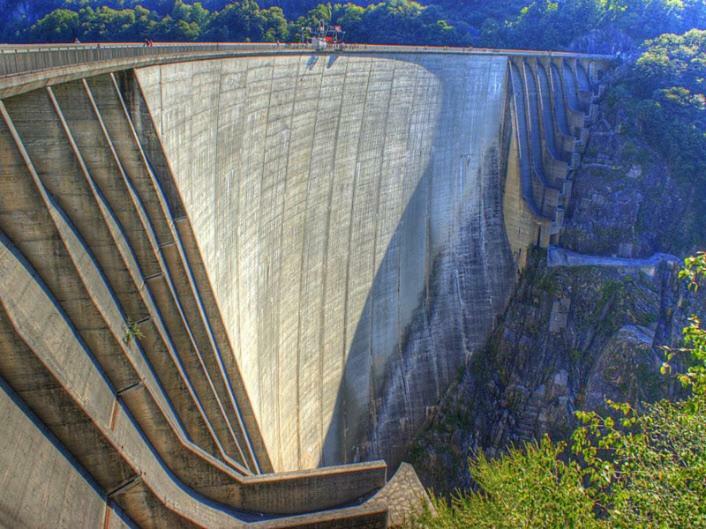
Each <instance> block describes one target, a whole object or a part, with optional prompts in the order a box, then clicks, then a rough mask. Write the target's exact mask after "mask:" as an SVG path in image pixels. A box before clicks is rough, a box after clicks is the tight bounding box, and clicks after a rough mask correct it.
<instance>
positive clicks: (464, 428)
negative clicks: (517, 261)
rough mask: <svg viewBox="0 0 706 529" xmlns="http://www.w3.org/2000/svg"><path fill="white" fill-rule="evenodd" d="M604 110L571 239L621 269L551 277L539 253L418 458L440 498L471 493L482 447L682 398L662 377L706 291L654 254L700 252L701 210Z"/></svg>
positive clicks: (576, 247) (566, 269) (564, 270)
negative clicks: (695, 225)
mask: <svg viewBox="0 0 706 529" xmlns="http://www.w3.org/2000/svg"><path fill="white" fill-rule="evenodd" d="M603 111H604V112H603V113H602V114H600V115H599V120H598V124H597V125H596V127H595V129H594V130H593V131H592V135H591V140H590V143H589V144H588V146H587V149H586V153H585V156H584V159H583V163H582V165H581V167H580V169H579V171H578V172H577V175H576V178H575V182H574V191H573V196H572V204H571V206H570V208H569V211H568V219H567V224H566V228H565V231H564V233H563V234H562V237H561V240H560V244H561V246H563V247H565V248H567V249H569V250H572V251H575V252H580V253H582V254H591V255H593V256H601V259H599V260H596V259H594V258H593V257H587V258H586V259H585V260H584V262H586V263H590V262H595V263H599V264H601V265H610V264H611V263H613V266H600V267H593V266H558V267H552V268H549V267H548V266H547V262H546V258H545V253H544V252H543V251H536V252H535V253H534V255H532V256H531V259H530V264H529V267H528V269H527V271H526V273H525V274H524V275H523V278H522V280H521V282H520V286H519V288H518V290H517V292H516V294H515V296H514V298H513V300H512V301H511V303H510V306H509V308H508V310H507V312H506V313H505V315H504V318H503V321H502V322H501V323H500V325H499V326H498V328H497V329H496V331H495V333H494V335H493V337H492V338H491V340H490V342H489V345H488V347H487V348H486V350H485V351H484V352H483V353H481V354H479V355H477V356H475V357H474V358H473V359H471V361H470V363H469V365H468V367H467V370H466V372H465V373H464V375H463V376H462V377H461V379H460V380H459V382H458V384H457V386H455V387H454V388H452V389H451V390H450V391H449V394H448V395H447V397H446V399H445V400H444V401H443V403H442V404H441V406H440V410H439V412H438V413H437V415H436V416H435V417H434V418H433V420H431V421H430V422H429V425H428V428H427V430H426V432H425V433H424V434H423V435H422V436H420V438H419V440H418V442H417V444H416V446H415V447H414V449H413V450H412V453H411V454H410V459H411V460H412V462H413V463H414V464H415V468H417V470H418V472H419V473H420V476H421V477H422V480H423V481H424V482H425V484H426V485H428V486H432V487H433V488H435V489H436V490H439V491H449V490H452V489H453V488H456V487H468V486H470V484H471V480H470V476H469V474H468V471H467V459H468V457H471V456H472V455H473V454H474V453H475V452H476V451H478V450H479V449H483V450H485V451H486V452H487V453H489V454H490V455H494V454H498V453H499V452H500V451H502V450H503V449H504V448H506V447H507V446H509V445H511V444H518V443H521V442H523V441H528V440H532V439H537V438H538V437H540V436H542V435H543V434H549V435H550V437H552V438H554V439H558V438H565V437H566V436H567V435H568V434H569V433H570V432H571V431H572V429H573V427H574V426H575V419H574V412H575V411H576V410H578V409H601V408H603V406H604V403H605V400H606V399H610V400H613V401H630V402H634V403H635V402H641V401H654V400H656V399H659V398H662V397H665V396H674V395H675V394H676V392H678V391H680V390H679V388H678V386H677V385H675V384H673V383H670V382H669V381H668V380H667V379H665V377H663V376H661V375H660V373H659V368H660V365H661V363H662V361H663V359H664V353H663V351H662V347H663V346H675V345H678V344H679V343H680V341H681V329H682V328H683V327H684V326H685V325H686V324H687V319H688V317H689V316H690V315H691V314H692V313H703V311H704V308H705V306H706V305H705V303H704V296H703V295H698V296H697V295H694V294H693V293H690V292H688V291H687V290H686V289H685V288H684V286H683V285H682V284H681V283H680V281H679V280H678V279H677V269H678V263H677V262H675V260H674V259H672V258H670V257H669V256H663V255H657V257H656V258H655V259H648V258H650V257H652V256H653V255H654V254H659V252H669V253H676V254H678V255H684V254H686V253H688V252H690V251H692V250H693V249H692V248H688V247H685V243H684V240H685V237H683V236H682V235H684V234H685V233H686V231H687V226H688V223H689V222H691V217H692V213H693V207H694V206H692V205H691V200H690V197H689V189H688V187H687V186H685V185H683V183H680V182H676V181H674V179H672V178H671V177H670V175H669V172H668V169H667V165H666V164H665V163H664V162H663V161H661V160H659V159H658V158H657V157H656V155H654V154H653V153H652V152H650V151H649V150H647V149H646V147H645V146H643V145H639V144H637V143H636V142H635V140H634V139H633V138H630V137H628V136H627V135H624V134H621V133H620V131H621V130H624V129H625V126H626V123H625V122H624V120H623V117H622V116H617V117H615V116H614V117H612V121H613V122H612V123H611V122H610V121H609V119H608V117H607V115H606V113H605V108H604V109H603ZM603 257H609V258H615V259H613V260H612V261H611V259H603ZM619 258H627V259H623V260H622V261H621V260H620V259H619ZM631 259H632V260H631ZM569 261H570V260H569ZM576 262H577V263H578V264H580V262H579V261H576ZM620 263H625V266H616V265H619V264H620ZM631 263H634V264H635V266H632V265H631ZM564 264H565V265H566V264H572V263H569V262H568V261H567V262H566V263H564ZM648 265H649V266H648Z"/></svg>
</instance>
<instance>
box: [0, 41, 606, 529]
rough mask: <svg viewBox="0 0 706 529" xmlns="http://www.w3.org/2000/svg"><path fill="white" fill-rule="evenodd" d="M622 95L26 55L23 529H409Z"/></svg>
mask: <svg viewBox="0 0 706 529" xmlns="http://www.w3.org/2000/svg"><path fill="white" fill-rule="evenodd" d="M608 65H609V58H607V57H600V56H581V55H572V54H560V53H539V52H536V53H535V52H522V51H492V50H467V49H442V48H407V47H385V46H356V47H348V48H346V49H345V50H332V51H329V52H317V53H313V52H312V51H311V50H309V49H306V48H301V47H292V46H275V45H268V44H261V45H258V44H212V45H188V46H187V45H166V44H165V45H159V46H155V47H152V48H146V47H141V46H137V45H102V46H97V45H77V46H36V47H26V48H23V47H10V46H5V47H0V417H2V424H3V428H2V430H0V484H1V485H2V490H3V495H2V496H1V497H0V526H2V527H7V528H13V529H14V528H17V527H30V528H44V527H67V528H68V527H71V528H74V527H101V528H119V527H150V528H151V527H154V528H162V527H189V528H191V527H206V528H226V527H245V526H256V527H262V528H276V527H312V528H313V527H316V528H325V527H342V528H348V527H350V528H353V527H356V528H377V527H387V526H396V525H399V524H400V523H401V520H402V519H403V518H404V516H405V515H407V514H409V513H410V512H413V511H414V510H415V509H416V508H418V507H419V504H420V502H423V501H424V498H425V495H424V491H423V489H422V488H421V485H420V484H419V481H418V480H417V479H416V476H415V474H414V471H413V470H412V469H411V468H410V467H409V466H406V465H403V466H401V467H400V470H399V471H398V472H397V474H396V475H395V477H394V478H393V479H392V480H390V481H389V482H388V481H387V477H388V476H387V474H388V465H389V466H390V468H397V467H398V465H399V463H400V461H401V459H402V458H403V456H404V454H405V451H406V449H407V448H408V446H409V443H410V441H411V439H412V438H413V437H414V435H415V434H416V432H418V431H419V429H420V428H421V427H422V426H423V425H424V422H425V420H426V419H427V417H428V415H429V414H430V413H433V410H434V406H435V405H436V403H437V402H438V401H439V399H440V398H441V396H442V395H443V394H444V392H445V390H446V389H447V388H448V386H449V385H450V384H451V383H452V382H453V380H454V378H455V377H456V374H457V372H458V370H459V369H460V368H462V366H463V365H464V362H465V361H466V359H467V358H468V357H469V356H470V355H472V354H473V352H474V351H477V350H478V349H479V348H480V347H482V345H483V343H484V341H485V340H486V338H487V336H488V334H489V333H490V332H491V330H492V328H493V325H494V322H495V321H496V318H497V317H498V316H499V315H500V314H501V313H502V311H503V310H504V307H505V305H506V303H507V300H508V297H509V295H510V294H511V292H512V289H513V286H514V283H515V280H516V277H517V273H518V271H519V270H521V268H522V267H523V264H524V260H525V258H526V255H527V251H528V249H529V248H531V247H532V246H535V245H541V246H545V247H546V246H548V245H549V244H550V243H552V242H555V241H556V239H557V237H558V235H559V234H560V232H561V229H562V222H563V216H564V211H565V209H566V207H567V205H568V204H569V200H570V194H571V185H572V177H573V170H574V168H575V167H576V165H577V163H579V161H580V156H581V152H582V150H583V146H584V145H585V142H586V140H587V135H588V133H589V128H590V124H591V120H592V119H593V117H594V116H595V105H594V98H595V97H596V95H597V94H598V91H599V88H600V84H599V81H600V78H601V73H602V71H603V70H604V69H605V68H606V67H607V66H608ZM382 460H384V461H382Z"/></svg>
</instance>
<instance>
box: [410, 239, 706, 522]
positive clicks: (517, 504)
mask: <svg viewBox="0 0 706 529" xmlns="http://www.w3.org/2000/svg"><path fill="white" fill-rule="evenodd" d="M682 277H684V278H686V279H687V280H688V281H689V283H690V285H691V287H692V288H697V287H698V285H699V284H700V283H703V281H704V279H706V254H703V253H702V254H699V255H698V256H696V257H694V258H690V259H687V261H686V267H685V269H684V271H683V272H682ZM684 336H685V346H686V347H685V349H684V350H682V351H676V352H673V353H670V355H669V358H670V359H673V356H674V355H676V354H680V353H684V352H688V353H689V354H690V355H691V359H692V367H690V368H689V369H688V371H687V372H686V373H683V374H679V375H676V374H675V375H674V376H676V377H677V378H678V379H679V380H680V381H681V383H682V384H684V385H685V386H686V387H687V388H689V389H690V390H691V396H690V397H689V398H688V399H686V400H685V401H683V402H667V401H663V402H658V403H656V404H654V405H650V406H647V407H646V409H645V411H643V412H639V413H638V412H637V411H636V410H634V409H633V408H632V407H630V406H629V405H627V404H616V403H608V404H609V407H610V409H612V411H613V414H612V415H599V414H597V413H593V412H592V413H586V412H584V413H579V414H578V415H579V418H580V419H581V421H582V423H583V426H581V427H579V428H578V429H577V430H576V431H575V432H574V435H573V438H572V442H571V445H570V448H567V445H565V444H563V443H559V444H554V443H552V442H551V441H550V440H548V439H544V440H542V441H541V442H540V443H535V444H530V445H527V446H526V447H524V448H523V449H512V450H510V451H509V452H508V453H507V454H506V455H504V456H502V457H500V458H498V459H495V460H492V461H489V460H488V459H486V458H485V457H484V456H483V455H482V454H481V455H480V457H478V458H477V460H476V461H474V462H472V463H471V474H472V476H473V478H474V479H475V482H476V483H477V490H476V491H474V492H471V493H460V494H458V495H457V496H456V497H454V498H453V499H452V500H451V501H450V502H447V501H445V500H443V499H440V500H436V501H435V507H436V516H432V515H431V514H430V513H428V514H427V515H426V516H424V517H423V518H422V519H421V520H419V521H418V522H417V525H418V526H419V527H423V528H425V529H452V528H453V529H456V528H458V529H466V528H469V527H474V528H478V529H483V528H488V529H491V528H492V529H505V528H507V529H515V528H517V527H525V528H537V529H539V528H556V529H559V528H564V527H572V528H605V529H609V528H619V529H633V528H645V529H646V528H693V529H698V528H706V501H704V500H705V499H706V330H704V329H702V327H701V324H700V322H699V320H698V319H697V318H693V319H692V322H691V325H689V326H688V327H687V328H686V329H685V330H684ZM663 373H664V374H665V376H670V375H672V368H671V366H670V363H669V362H666V363H665V364H664V366H663Z"/></svg>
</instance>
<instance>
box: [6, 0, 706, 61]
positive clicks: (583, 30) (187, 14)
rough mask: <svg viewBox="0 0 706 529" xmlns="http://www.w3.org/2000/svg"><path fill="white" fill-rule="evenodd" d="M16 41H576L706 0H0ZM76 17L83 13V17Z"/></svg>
mask: <svg viewBox="0 0 706 529" xmlns="http://www.w3.org/2000/svg"><path fill="white" fill-rule="evenodd" d="M0 8H2V9H3V12H4V13H5V14H6V17H5V18H4V19H3V21H2V22H0V38H1V39H2V40H4V41H15V42H58V41H67V40H72V39H73V38H79V39H81V40H82V41H92V40H97V41H105V40H114V41H128V40H132V41H139V40H142V39H144V38H146V37H150V38H152V39H156V40H160V39H161V40H176V41H203V40H219V41H221V40H251V41H273V40H282V41H286V40H290V41H294V40H297V39H298V38H300V36H301V34H302V31H303V30H305V29H306V28H308V27H312V26H316V25H317V24H318V23H320V22H327V23H328V22H330V23H335V24H340V25H342V26H343V28H344V30H345V31H346V39H347V40H348V41H351V42H367V43H394V44H438V45H449V46H454V45H461V46H468V45H472V46H478V47H508V48H535V49H574V48H577V47H578V48H580V47H581V46H582V45H585V42H584V43H583V44H582V41H581V39H585V37H586V35H591V34H592V33H600V37H599V38H596V39H594V41H593V42H594V44H595V43H603V45H606V42H608V43H609V44H610V43H612V44H613V45H615V42H618V43H620V45H621V46H622V45H624V44H625V43H626V42H627V43H628V44H630V43H632V44H638V43H640V42H642V41H643V40H644V39H647V38H655V37H657V36H659V35H660V34H662V33H666V32H671V33H683V32H685V31H688V30H689V29H692V28H704V27H706V6H705V4H704V0H563V1H550V0H508V1H506V2H485V1H481V0H458V1H457V0H418V1H414V0H355V1H351V2H322V1H321V0H202V1H200V2H195V1H193V0H0ZM77 16H78V22H77V18H76V17H77Z"/></svg>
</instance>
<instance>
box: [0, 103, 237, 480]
mask: <svg viewBox="0 0 706 529" xmlns="http://www.w3.org/2000/svg"><path fill="white" fill-rule="evenodd" d="M37 96H38V97H35V98H33V99H32V100H31V101H30V103H31V106H32V107H33V108H34V110H35V112H42V110H46V111H49V112H51V111H50V110H49V104H50V101H54V102H55V101H56V100H55V98H54V97H53V94H52V93H51V92H49V94H48V96H49V97H46V96H45V97H42V95H41V94H37ZM0 109H1V110H2V111H3V117H4V119H5V122H6V124H7V126H8V127H9V130H10V131H11V134H12V135H13V137H14V138H15V143H16V146H17V148H18V150H19V151H20V152H21V155H22V156H23V158H24V160H25V163H26V165H27V169H28V170H29V172H30V175H31V176H32V178H33V179H34V180H35V182H36V185H37V188H38V189H39V191H40V193H41V195H42V196H43V197H44V200H45V202H46V203H47V207H48V208H49V209H50V211H52V212H53V211H54V208H55V206H54V204H52V203H50V201H49V199H48V194H47V190H46V189H45V187H44V184H43V183H42V181H41V178H40V177H39V175H38V174H37V172H36V170H35V168H34V167H33V162H32V159H31V156H30V154H29V153H28V152H27V149H26V148H25V145H24V143H23V142H24V141H27V140H28V138H27V134H28V128H29V127H33V126H34V124H33V123H30V125H29V127H23V128H24V132H25V134H24V136H25V137H24V139H23V138H20V137H19V135H18V133H17V131H16V129H15V125H14V123H13V122H12V120H11V118H10V116H9V115H8V114H7V111H6V109H5V108H4V106H3V107H2V108H0ZM44 119H45V120H46V124H47V126H46V127H44V128H42V129H40V136H41V135H42V134H45V133H47V134H49V136H47V137H48V138H51V132H50V129H51V127H50V126H49V125H50V124H51V119H52V116H51V115H49V114H46V113H45V114H44ZM58 119H60V120H61V123H62V127H65V126H66V123H65V121H64V120H63V116H62V115H61V114H60V113H59V114H58ZM63 133H65V134H67V137H68V139H69V144H70V145H71V147H72V149H73V150H74V152H72V153H70V154H69V156H74V157H75V158H76V160H77V161H78V163H79V165H80V167H81V168H82V172H83V175H82V177H81V176H79V175H78V174H72V173H73V172H72V170H71V169H70V166H69V165H67V164H66V163H65V162H64V161H63V160H62V159H57V158H51V159H50V161H51V162H52V163H51V165H50V170H61V172H63V173H64V174H65V176H66V178H65V179H63V180H62V181H61V182H58V183H57V182H56V181H55V182H53V184H54V185H53V186H52V187H51V189H53V190H54V192H55V193H56V194H57V196H62V192H63V193H64V196H72V195H74V196H75V195H79V194H80V187H74V189H73V190H72V188H71V185H70V183H69V182H70V181H71V177H73V178H74V179H75V181H76V184H78V185H80V184H79V182H78V180H80V178H84V179H85V180H86V183H87V185H88V186H89V187H90V192H89V193H88V196H89V197H94V200H95V201H96V204H97V207H98V208H99V209H100V211H101V213H97V211H96V213H97V214H96V215H94V216H93V217H91V216H90V215H89V212H90V211H91V209H92V207H91V206H92V204H91V201H90V199H89V201H87V202H84V203H82V204H81V206H80V208H79V210H80V212H81V215H83V216H77V213H76V211H77V210H76V208H73V218H74V223H75V224H76V223H78V224H79V225H82V226H84V227H88V226H90V230H88V232H86V231H84V233H88V234H89V235H90V236H91V237H93V239H94V242H93V245H92V246H93V247H94V248H99V247H101V246H103V247H105V248H111V249H112V248H115V249H116V250H117V251H115V252H113V255H112V256H111V258H110V259H104V260H103V270H104V271H105V272H107V275H112V276H113V284H114V285H115V286H116V288H118V289H120V292H121V293H122V294H123V295H121V296H120V298H121V300H122V301H123V306H124V307H126V308H128V309H130V308H131V305H130V303H129V301H127V300H129V299H132V300H135V299H136V298H135V297H134V292H132V291H131V292H127V293H125V292H124V287H125V286H127V285H129V284H130V283H129V279H128V278H129V277H130V276H131V275H132V277H134V278H135V281H134V284H135V286H136V288H135V290H136V291H137V292H139V293H140V294H139V297H142V298H143V299H145V296H147V294H146V289H145V288H143V287H144V278H143V277H142V276H141V274H140V272H139V271H137V270H139V268H138V266H137V264H136V263H135V262H134V260H131V258H132V257H133V255H132V252H131V250H130V249H129V247H128V245H127V243H126V241H125V240H124V239H123V238H121V237H120V233H119V231H120V228H119V224H118V223H117V222H116V221H115V219H114V218H113V217H112V214H111V213H110V207H109V206H108V205H107V204H106V203H105V201H104V199H103V197H102V195H101V193H100V191H99V190H98V189H97V188H96V186H95V184H94V183H93V181H92V178H91V175H90V174H89V172H88V169H87V168H86V166H85V163H84V161H83V158H82V157H81V156H80V153H77V152H76V150H75V149H76V144H75V142H74V141H73V137H72V136H71V135H70V132H69V131H68V130H67V129H66V128H64V130H63ZM37 139H38V138H36V137H35V140H37ZM44 141H46V138H44ZM49 141H52V140H51V139H50V140H49ZM34 145H37V142H36V141H34V142H28V143H27V146H28V148H33V146H34ZM54 145H55V147H54V148H55V149H57V148H58V147H59V145H60V142H59V141H54ZM67 147H68V145H67ZM34 158H35V160H36V161H42V160H37V158H38V154H37V152H36V151H35V153H34ZM46 161H47V160H44V161H43V162H42V163H43V164H45V162H46ZM45 174H46V171H45ZM47 180H48V179H47ZM57 185H60V186H63V187H57ZM103 189H106V190H107V188H106V187H105V185H104V187H103ZM54 218H55V223H57V228H58V229H59V231H60V232H61V231H62V229H61V228H62V224H61V223H62V222H63V219H64V217H63V216H62V215H54ZM103 226H105V228H103ZM101 229H103V233H104V237H103V241H105V242H102V243H97V242H96V241H97V239H96V237H97V236H98V234H99V233H100V231H101ZM106 229H107V231H105V230H106ZM63 232H64V233H69V234H71V232H69V231H67V230H66V229H64V230H63ZM109 233H110V234H111V235H108V234H109ZM111 236H112V239H111ZM111 243H112V244H111ZM103 253H105V250H104V251H103V252H100V253H99V255H101V254H103ZM121 262H124V263H125V266H124V275H123V276H122V277H119V276H117V277H116V275H115V273H114V272H113V273H112V274H111V268H113V269H118V268H120V264H119V263H121ZM106 263H109V264H108V265H106ZM109 267H111V268H109ZM79 268H80V267H79ZM94 282H95V281H94ZM86 284H87V288H88V289H89V291H90V288H91V287H92V286H93V285H92V282H90V281H87V282H86ZM113 298H115V296H111V297H110V299H113ZM115 299H117V298H115ZM151 302H152V299H151V297H147V298H146V306H148V307H149V306H150V305H151V304H152V303H151ZM99 309H100V306H99ZM138 314H140V315H142V313H138ZM151 314H152V317H153V319H152V320H151V321H152V322H153V323H155V324H156V325H157V327H160V326H161V318H160V317H159V313H158V312H155V310H154V309H152V310H151ZM123 319H124V320H125V323H122V320H123ZM140 319H141V318H139V317H138V316H136V315H135V313H134V312H133V320H134V321H138V320H140ZM120 320H121V324H120V325H119V326H118V327H120V328H122V327H124V326H127V325H128V324H127V321H128V319H127V317H126V316H120ZM116 328H117V327H116ZM160 333H161V334H162V336H163V337H164V336H166V337H165V338H164V341H165V344H166V346H167V348H168V351H169V352H170V355H171V356H172V357H173V358H176V356H175V354H174V350H175V349H174V346H173V345H172V344H170V341H169V338H168V335H165V332H164V330H163V329H160ZM114 334H115V337H116V341H117V342H120V340H121V338H122V337H121V335H120V333H119V331H118V332H114ZM122 335H124V331H123V332H122ZM176 362H177V363H178V358H176ZM185 382H186V384H187V387H190V384H189V382H188V378H187V379H186V380H185ZM193 397H194V398H195V403H196V406H197V407H198V408H199V409H200V411H201V413H202V415H203V416H204V418H205V417H207V415H206V414H205V413H204V410H203V405H202V401H201V400H200V399H199V398H198V396H196V395H195V394H193ZM203 425H204V426H205V427H206V428H207V429H208V430H209V431H210V432H211V434H212V438H213V440H214V442H215V443H216V444H219V439H218V436H216V435H215V432H214V431H213V429H212V428H211V425H210V423H209V421H208V420H207V419H205V422H204V423H203ZM239 468H241V469H242V470H243V471H245V472H247V470H246V469H243V468H242V467H239Z"/></svg>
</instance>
